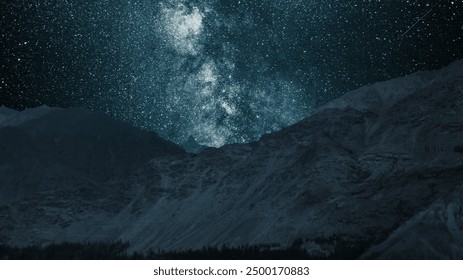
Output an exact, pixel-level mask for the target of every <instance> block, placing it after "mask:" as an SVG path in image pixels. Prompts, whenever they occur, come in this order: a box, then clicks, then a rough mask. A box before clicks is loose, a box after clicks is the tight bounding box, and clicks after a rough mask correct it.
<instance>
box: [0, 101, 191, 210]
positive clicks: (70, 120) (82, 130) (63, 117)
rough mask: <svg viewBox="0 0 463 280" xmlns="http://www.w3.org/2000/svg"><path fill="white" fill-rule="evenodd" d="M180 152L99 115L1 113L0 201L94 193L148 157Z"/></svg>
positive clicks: (151, 135)
mask: <svg viewBox="0 0 463 280" xmlns="http://www.w3.org/2000/svg"><path fill="white" fill-rule="evenodd" d="M182 153H184V152H183V150H182V149H181V148H180V147H178V146H176V145H175V144H172V143H169V142H167V141H165V140H163V139H161V138H159V137H158V136H157V135H156V134H154V133H151V132H145V131H140V130H138V129H136V128H133V127H131V126H130V125H128V124H126V123H123V122H120V121H115V120H113V119H110V118H108V117H106V116H105V115H103V114H97V113H92V112H89V111H85V110H82V109H69V110H62V109H57V108H49V107H46V106H42V107H38V108H35V109H30V110H26V111H23V112H17V111H14V110H9V109H7V108H5V107H2V108H0V155H1V156H0V178H1V183H0V192H1V196H0V202H1V203H4V204H8V203H11V202H13V201H17V200H21V199H23V198H27V197H29V196H32V195H35V193H36V192H37V191H53V190H64V189H75V188H80V187H83V188H85V187H90V188H98V187H99V186H100V185H102V184H103V183H106V182H108V181H112V180H115V179H117V178H123V177H127V176H128V174H130V173H131V172H133V171H135V170H136V169H138V168H139V167H140V166H141V165H142V164H145V163H146V162H148V160H150V159H152V158H156V157H159V156H166V155H174V154H182Z"/></svg>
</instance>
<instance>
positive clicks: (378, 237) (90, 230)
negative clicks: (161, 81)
mask: <svg viewBox="0 0 463 280" xmlns="http://www.w3.org/2000/svg"><path fill="white" fill-rule="evenodd" d="M462 114H463V61H456V62H454V63H452V64H451V65H449V66H448V67H446V68H443V69H441V70H438V71H431V72H421V73H416V74H412V75H409V76H407V77H404V78H399V79H395V80H391V81H386V82H381V83H377V84H374V85H371V86H366V87H362V88H360V89H358V90H356V91H353V92H350V93H347V94H346V95H344V96H343V97H341V98H339V99H337V100H335V101H333V102H332V103H330V104H327V105H325V106H322V107H320V108H319V109H317V110H316V111H315V112H314V113H312V114H311V115H310V116H309V117H308V118H306V119H304V120H302V121H301V122H298V123H297V124H295V125H292V126H289V127H287V128H284V129H282V130H281V131H279V132H275V133H271V134H268V135H264V136H263V137H261V139H260V140H259V141H256V142H253V143H249V144H231V145H226V146H223V147H221V148H207V149H205V150H203V151H201V152H199V153H198V154H188V153H175V154H173V155H168V156H165V157H159V158H155V159H152V160H151V161H149V163H146V164H143V165H141V166H140V167H139V168H138V169H137V171H135V172H134V173H131V175H129V176H128V177H126V178H122V179H118V180H112V181H111V180H108V181H106V182H105V183H104V184H103V186H100V187H98V188H94V187H89V186H84V187H83V188H84V191H82V192H80V191H79V190H76V189H72V188H71V189H58V190H52V191H48V192H47V191H45V192H44V191H42V192H39V193H37V194H36V197H34V198H28V199H23V200H20V201H18V202H15V203H10V204H8V205H6V206H4V207H3V208H1V209H0V225H1V229H0V241H2V242H4V243H8V244H13V245H27V244H31V243H32V244H49V243H50V242H65V241H72V242H84V241H100V240H103V241H104V240H119V239H120V240H123V241H130V243H131V247H130V250H132V251H145V250H148V249H163V250H188V249H200V248H202V247H214V246H222V245H226V246H232V247H233V246H240V245H252V244H269V243H271V244H274V243H278V244H280V245H279V246H281V247H287V246H291V244H292V243H293V242H294V240H302V241H301V242H300V244H299V246H300V247H301V248H305V249H307V250H308V251H310V252H311V253H312V254H316V255H317V254H319V255H323V254H325V255H327V254H329V253H330V252H332V250H333V248H334V247H335V246H336V241H335V240H332V241H330V242H331V243H326V242H321V241H317V240H321V239H323V238H328V237H330V236H340V237H341V238H343V239H345V240H351V241H352V242H354V243H355V242H363V240H365V239H369V240H372V241H370V242H371V244H370V249H369V250H371V251H368V250H367V251H366V252H365V254H364V257H365V258H462V257H463V250H462V249H461V248H462V246H461V240H460V239H459V238H458V236H459V234H461V232H463V231H462V230H461V225H462V223H459V222H455V223H452V226H451V227H452V230H453V232H455V233H456V237H457V238H455V234H454V235H445V236H443V237H442V239H440V240H436V242H440V243H445V242H448V243H449V244H456V245H454V246H453V247H452V248H453V249H451V250H452V251H451V252H450V251H448V252H445V251H443V252H439V253H435V252H436V251H435V250H434V249H433V248H434V247H435V246H436V244H432V242H433V239H432V238H429V236H432V234H434V233H432V232H431V233H429V234H428V233H420V232H417V231H418V229H419V227H414V228H413V227H412V229H413V230H412V232H414V233H415V234H418V235H420V234H424V235H423V238H424V239H425V240H427V241H428V242H425V243H419V244H417V243H413V242H411V241H408V242H406V244H413V245H414V246H402V247H401V246H393V247H392V248H391V247H390V246H388V245H387V244H396V242H395V240H401V239H403V240H407V236H409V235H410V229H409V228H405V229H401V228H402V227H403V226H405V224H406V223H407V222H408V223H409V221H413V220H414V219H417V218H416V217H419V215H420V214H419V213H425V214H424V215H427V214H426V213H429V211H428V212H426V209H433V207H434V208H435V207H437V208H438V209H444V208H445V207H444V206H442V204H439V201H442V199H444V201H445V199H447V198H452V197H454V196H457V197H458V196H459V195H460V194H461V192H459V191H457V190H458V188H459V186H460V185H461V182H463V157H462V153H461V152H458V151H459V150H458V147H460V146H462V142H461V139H463V120H462V118H461V116H462ZM436 203H437V204H436ZM452 203H453V205H456V206H452V207H456V208H452V209H458V207H461V200H458V199H456V200H455V201H454V202H452ZM435 204H436V205H438V206H433V205H435ZM439 205H440V206H439ZM439 207H440V208H439ZM443 207H444V208H443ZM20 209H24V210H22V211H24V213H23V212H21V211H20ZM423 211H424V212H423ZM452 211H453V210H452ZM460 212H461V211H460ZM460 212H459V211H453V212H448V213H451V215H450V216H452V217H453V219H454V220H455V221H461V219H462V218H463V216H462V214H461V213H460ZM417 215H418V216H417ZM450 216H449V215H447V216H445V217H450ZM430 217H431V218H432V217H434V218H432V219H430V220H435V221H436V222H435V223H434V224H435V228H432V227H430V228H431V229H433V230H434V231H435V232H439V231H440V230H442V229H445V227H447V226H448V225H449V224H448V223H441V222H439V220H436V219H441V218H439V217H444V216H432V215H431V216H430ZM436 217H437V218H436ZM431 224H432V223H431ZM455 225H456V227H457V229H456V230H455ZM458 227H460V228H458ZM391 233H392V235H391ZM427 234H428V235H427ZM382 242H385V243H384V244H385V245H381V244H383V243H382ZM430 242H431V243H430ZM373 245H376V246H373ZM415 245H416V246H415ZM448 250H450V249H448ZM433 252H434V253H433Z"/></svg>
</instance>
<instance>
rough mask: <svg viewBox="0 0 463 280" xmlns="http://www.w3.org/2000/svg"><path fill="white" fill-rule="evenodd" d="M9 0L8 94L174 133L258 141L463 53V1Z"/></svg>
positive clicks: (20, 103) (1, 89) (17, 104)
mask: <svg viewBox="0 0 463 280" xmlns="http://www.w3.org/2000/svg"><path fill="white" fill-rule="evenodd" d="M1 5H2V6H1V12H0V13H1V22H2V33H1V44H2V63H1V77H0V79H1V81H0V82H1V84H0V103H1V104H3V105H6V106H9V107H13V108H16V109H24V108H26V107H32V106H37V105H40V104H44V103H46V104H48V105H51V106H61V107H68V106H82V107H87V108H90V109H92V110H98V111H103V112H106V113H107V114H109V115H112V116H115V117H117V118H120V119H123V120H126V121H129V122H131V123H134V124H135V125H137V126H139V127H142V128H145V129H149V130H154V131H156V132H158V133H159V134H160V135H162V136H163V137H165V138H167V139H169V140H172V141H174V142H176V143H183V142H185V141H186V140H187V139H188V138H189V137H190V136H193V137H194V138H195V139H196V140H197V142H199V143H201V144H204V145H209V146H216V147H217V146H221V145H224V144H227V143H235V142H248V141H252V140H255V139H257V138H258V137H260V136H261V135H262V134H264V133H268V132H270V131H275V130H277V129H280V128H282V127H284V126H287V125H289V124H292V123H295V122H297V121H298V120H300V119H302V118H304V117H305V116H307V115H308V114H309V113H310V111H312V110H313V109H315V108H316V107H317V106H320V105H322V104H324V103H326V102H328V101H330V100H332V99H334V98H336V97H338V96H340V95H341V94H343V93H345V92H346V91H348V90H351V89H354V88H356V87H359V86H361V85H364V84H368V83H373V82H376V81H380V80H386V79H390V78H393V77H397V76H403V75H406V74H408V73H411V72H415V71H417V70H427V69H433V68H437V67H441V66H443V65H446V64H448V63H450V62H451V61H454V60H456V59H461V58H463V12H462V11H463V1H446V0H440V1H437V0H435V1H427V0H414V1H413V0H410V1H406V0H400V1H399V0H393V1H380V0H363V1H358V0H356V1H354V0H344V1H339V0H321V1H310V0H290V1H277V0H247V1H246V0H205V1H199V0H129V1H123V0H95V1H77V0H30V1H19V0H14V1H8V2H5V1H3V2H2V4H1Z"/></svg>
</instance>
